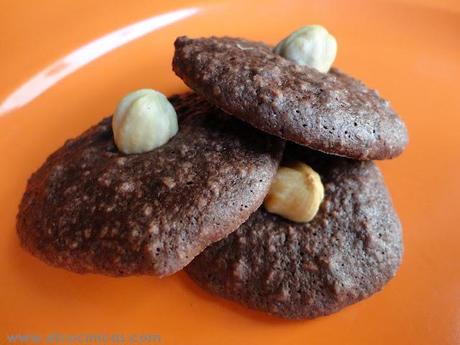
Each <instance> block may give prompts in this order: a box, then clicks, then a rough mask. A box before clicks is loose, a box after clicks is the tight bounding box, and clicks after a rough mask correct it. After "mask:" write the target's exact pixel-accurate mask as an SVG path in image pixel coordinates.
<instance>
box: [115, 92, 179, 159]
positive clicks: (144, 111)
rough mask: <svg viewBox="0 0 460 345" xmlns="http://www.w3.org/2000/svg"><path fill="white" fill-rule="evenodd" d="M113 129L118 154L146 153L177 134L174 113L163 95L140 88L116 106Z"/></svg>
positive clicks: (175, 115)
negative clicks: (119, 152)
mask: <svg viewBox="0 0 460 345" xmlns="http://www.w3.org/2000/svg"><path fill="white" fill-rule="evenodd" d="M112 129H113V135H114V139H115V144H116V145H117V147H118V149H119V150H120V151H121V152H123V153H126V154H130V153H142V152H147V151H151V150H153V149H155V148H157V147H159V146H161V145H164V144H165V143H166V142H168V140H169V139H171V138H172V137H173V136H174V135H176V133H177V130H178V125H177V114H176V111H175V110H174V107H173V106H172V104H171V103H170V102H169V101H168V99H167V98H166V97H165V96H164V95H163V94H162V93H160V92H158V91H155V90H150V89H141V90H137V91H134V92H132V93H130V94H128V95H127V96H125V97H124V98H123V99H122V100H121V102H120V103H119V104H118V107H117V110H116V111H115V114H114V115H113V119H112Z"/></svg>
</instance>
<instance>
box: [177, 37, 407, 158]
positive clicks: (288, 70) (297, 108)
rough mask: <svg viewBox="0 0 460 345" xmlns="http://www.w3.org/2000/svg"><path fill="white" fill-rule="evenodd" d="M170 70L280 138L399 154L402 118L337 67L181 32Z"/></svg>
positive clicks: (346, 151)
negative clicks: (322, 69) (307, 64)
mask: <svg viewBox="0 0 460 345" xmlns="http://www.w3.org/2000/svg"><path fill="white" fill-rule="evenodd" d="M175 47H176V51H175V54H174V60H173V69H174V71H175V72H176V74H177V75H178V76H179V77H181V78H182V79H183V80H184V81H185V83H186V84H187V85H188V86H190V87H191V88H192V89H194V90H195V91H196V92H198V93H200V94H201V95H203V96H204V97H206V98H207V99H208V100H209V101H211V102H213V103H214V104H216V105H217V106H219V107H220V108H222V109H223V110H225V111H226V112H228V113H229V114H232V115H234V116H236V117H238V118H240V119H242V120H244V121H246V122H248V123H250V124H251V125H253V126H254V127H256V128H259V129H261V130H263V131H265V132H268V133H270V134H273V135H276V136H279V137H281V138H283V139H286V140H290V141H293V142H296V143H298V144H301V145H304V146H307V147H310V148H312V149H315V150H319V151H323V152H326V153H329V154H334V155H339V156H345V157H349V158H354V159H360V160H369V159H386V158H393V157H395V156H397V155H399V154H400V153H401V152H402V151H403V149H404V147H405V146H406V144H407V140H408V139H407V131H406V127H405V125H404V123H403V122H402V121H401V119H400V118H399V117H398V115H397V114H396V113H395V112H394V111H393V109H392V108H391V107H390V105H389V103H388V102H387V101H385V100H383V99H382V98H380V97H379V96H378V94H377V93H376V92H375V91H373V90H370V89H368V88H367V87H366V86H365V85H364V84H363V83H361V82H360V81H358V80H355V79H353V78H351V77H349V76H347V75H345V74H343V73H341V72H339V71H338V70H337V69H332V70H331V71H330V72H329V73H327V74H324V73H320V72H318V71H316V70H315V69H312V68H308V67H304V66H299V65H297V64H295V63H294V62H291V61H289V60H287V59H284V58H282V57H281V56H279V55H277V54H275V53H273V52H272V48H271V47H269V46H267V45H265V44H263V43H256V42H250V41H247V40H244V39H239V38H228V37H224V38H215V37H211V38H200V39H190V38H187V37H179V38H178V39H177V40H176V42H175Z"/></svg>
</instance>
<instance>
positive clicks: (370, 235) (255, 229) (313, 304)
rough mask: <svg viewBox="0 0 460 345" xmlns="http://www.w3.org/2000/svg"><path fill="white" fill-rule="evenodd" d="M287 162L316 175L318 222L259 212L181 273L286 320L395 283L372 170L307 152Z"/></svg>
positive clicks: (380, 186)
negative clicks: (320, 196)
mask: <svg viewBox="0 0 460 345" xmlns="http://www.w3.org/2000/svg"><path fill="white" fill-rule="evenodd" d="M304 150H305V149H304ZM291 153H292V152H291ZM291 157H292V156H291ZM293 157H294V158H296V159H301V160H302V161H304V162H306V163H307V164H309V165H310V166H312V167H313V168H314V169H315V170H316V171H317V172H319V174H320V175H321V178H322V181H323V184H324V187H325V199H324V201H323V203H322V205H321V207H320V209H319V211H318V213H317V215H316V217H315V218H314V219H313V220H312V221H311V222H310V223H305V224H299V223H293V222H290V221H288V220H285V219H283V218H281V217H279V216H276V215H274V214H269V213H267V212H266V211H265V210H264V209H263V207H261V208H260V209H259V210H258V211H256V212H255V213H254V214H253V215H251V217H250V218H249V219H248V221H246V222H245V223H244V224H243V225H242V226H241V227H240V228H239V229H238V230H237V231H235V232H233V233H232V234H230V235H229V236H228V237H226V238H225V239H223V240H221V241H219V242H217V243H214V244H213V245H211V246H210V247H208V248H207V249H206V250H205V251H204V252H203V253H201V254H200V255H199V256H198V257H196V258H195V259H194V260H193V261H192V262H191V263H190V265H188V266H187V267H186V270H187V272H188V274H189V275H190V276H191V277H192V279H194V280H195V281H196V282H197V283H198V284H199V285H201V286H202V287H203V288H205V289H207V290H209V291H211V292H213V293H215V294H217V295H219V296H223V297H225V298H229V299H232V300H235V301H237V302H240V303H242V304H245V305H247V306H249V307H251V308H254V309H259V310H262V311H266V312H269V313H272V314H275V315H279V316H281V317H284V318H289V319H303V318H314V317H317V316H322V315H327V314H330V313H333V312H335V311H338V310H340V309H342V308H344V307H345V306H347V305H350V304H352V303H355V302H358V301H360V300H362V299H363V298H366V297H368V296H370V295H372V294H373V293H375V292H376V291H378V290H380V289H381V288H382V286H383V285H384V284H385V283H386V282H387V281H388V280H389V279H391V278H392V277H393V276H394V275H395V272H396V270H397V268H398V266H399V264H400V260H401V255H402V239H401V228H400V223H399V220H398V217H397V215H396V214H395V211H394V209H393V206H392V203H391V200H390V196H389V195H388V192H387V190H386V188H385V185H384V182H383V179H382V176H381V174H380V171H379V170H378V168H377V166H376V165H375V164H374V163H373V162H360V161H351V160H347V159H345V158H339V157H332V156H326V155H323V154H321V153H318V152H313V151H310V152H305V153H304V154H302V153H294V155H293Z"/></svg>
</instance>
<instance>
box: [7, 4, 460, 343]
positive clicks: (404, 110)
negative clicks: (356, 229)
mask: <svg viewBox="0 0 460 345" xmlns="http://www.w3.org/2000/svg"><path fill="white" fill-rule="evenodd" d="M310 23H320V24H323V25H325V26H326V27H328V28H329V29H330V31H331V32H332V33H333V34H334V35H335V36H336V38H337V40H338V43H339V52H338V58H337V60H336V66H338V67H340V68H341V69H343V70H344V71H346V72H348V73H350V74H352V75H354V76H356V77H358V78H361V79H362V80H364V81H365V82H366V83H367V84H368V85H370V86H372V87H375V88H377V89H378V90H379V91H380V93H381V94H382V95H383V96H384V97H386V98H388V99H390V100H391V102H392V105H393V106H394V108H395V109H396V110H397V111H398V112H399V113H400V114H401V116H402V117H403V118H404V120H405V121H406V123H407V125H408V128H409V134H410V144H409V147H408V149H407V151H406V152H405V153H404V154H403V155H402V156H401V157H399V158H398V159H396V160H393V161H385V162H382V163H379V165H380V166H381V167H382V169H383V172H384V175H385V178H386V181H387V183H388V186H389V189H390V190H391V193H392V196H393V199H394V203H395V206H396V208H397V210H398V212H399V214H400V216H401V220H402V223H403V226H404V240H405V255H404V261H403V264H402V267H401V269H400V271H399V273H398V275H397V277H396V278H395V279H394V280H393V281H391V282H390V284H389V285H388V286H387V287H386V288H385V289H384V290H383V291H382V292H380V293H378V294H376V295H375V296H373V297H371V298H369V299H368V300H365V301H363V302H361V303H359V304H356V305H354V306H351V307H348V308H346V309H345V310H343V311H341V312H339V313H337V314H334V315H331V316H328V317H324V318H320V319H316V320H313V321H296V322H292V321H285V320H281V319H278V318H274V317H270V316H267V315H265V314H262V313H259V312H255V311H250V310H247V309H246V308H243V307H241V306H239V305H237V304H234V303H231V302H228V301H224V300H222V299H219V298H216V297H213V296H210V295H209V294H208V293H206V292H203V291H202V290H200V289H199V288H197V287H196V286H195V285H194V284H193V283H192V282H191V281H190V280H189V279H188V278H187V276H186V275H185V274H184V273H179V274H177V275H174V276H172V277H169V278H166V279H157V278H152V277H133V278H124V279H115V278H107V277H102V276H96V275H78V274H73V273H70V272H66V271H64V270H60V269H56V268H52V267H49V266H47V265H45V264H43V263H41V262H40V261H38V260H37V259H35V258H33V257H32V256H30V255H29V254H27V253H26V252H24V251H22V250H21V249H20V247H19V244H18V240H17V238H16V234H15V216H16V212H17V205H18V203H19V200H20V198H21V196H22V193H23V191H24V187H25V184H26V181H27V178H28V177H29V175H30V174H31V173H32V172H33V171H34V170H35V169H37V168H38V167H39V166H40V164H41V163H42V162H43V161H44V160H45V158H46V157H47V156H48V155H49V154H50V153H51V152H52V151H54V150H55V149H57V148H58V147H59V146H61V145H62V144H63V142H64V141H65V140H66V139H67V138H69V137H73V136H76V135H78V134H79V133H80V132H82V131H83V130H84V129H86V128H87V127H88V126H90V125H92V124H94V123H96V122H98V121H99V119H101V118H102V117H103V116H106V115H107V114H110V113H111V112H112V111H113V109H114V107H115V106H116V104H117V101H118V100H119V99H120V97H122V96H123V95H124V94H126V93H127V92H129V91H131V90H134V89H138V88H144V87H151V88H155V89H159V90H161V91H163V92H164V93H167V94H171V93H173V92H179V91H182V90H185V87H184V85H183V84H182V82H181V81H180V80H179V79H178V78H177V77H175V75H174V73H173V72H172V70H171V57H172V52H173V46H172V43H173V41H174V38H175V37H176V36H178V35H183V34H187V35H190V36H200V35H211V34H214V35H224V34H226V35H236V36H243V37H247V38H250V39H260V40H265V41H267V42H270V43H276V42H277V41H278V40H279V39H281V38H282V37H284V36H285V35H286V34H287V33H289V32H290V31H292V30H294V29H296V28H297V27H299V26H302V25H304V24H310ZM0 32H1V36H0V47H1V54H0V69H1V78H2V81H1V83H0V148H1V153H2V155H1V166H0V167H1V168H0V206H1V207H0V230H1V232H0V273H1V275H0V277H1V278H0V280H1V284H0V336H1V338H0V343H2V344H5V343H7V339H6V336H7V335H8V334H9V335H12V334H29V335H40V336H42V337H44V336H46V335H48V334H50V333H59V334H61V335H63V336H66V335H72V334H73V335H79V334H80V335H81V334H88V333H90V334H106V335H110V334H114V333H116V334H123V335H125V336H127V335H130V334H159V335H161V343H163V344H201V345H204V344H300V343H302V344H355V345H357V344H419V345H420V344H459V343H460V231H459V229H460V225H459V224H460V178H459V177H458V176H459V170H460V135H459V133H458V130H459V128H460V95H459V91H458V90H459V83H460V38H459V37H460V3H459V2H458V1H456V0H452V1H436V0H405V1H396V0H395V1H364V0H363V1H355V0H353V1H348V0H347V1H345V0H343V1H333V0H326V1H313V0H308V1H305V0H298V1H297V0H292V1H289V2H288V1H281V0H278V1H275V0H268V1H247V0H246V1H240V0H238V1H209V0H203V1H180V2H179V1H127V2H126V1H100V0H98V1H96V0H91V1H89V0H82V1H72V2H70V1H65V2H64V1H62V2H58V1H51V0H42V1H27V0H16V1H3V3H2V6H1V11H0ZM42 342H44V340H42ZM74 343H75V342H74Z"/></svg>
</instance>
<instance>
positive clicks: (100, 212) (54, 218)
mask: <svg viewBox="0 0 460 345" xmlns="http://www.w3.org/2000/svg"><path fill="white" fill-rule="evenodd" d="M170 101H171V102H172V104H173V106H174V107H175V108H176V111H177V113H178V119H179V126H180V129H179V132H178V134H177V135H176V136H175V137H173V138H172V139H171V140H170V141H169V142H168V143H166V144H165V145H163V146H161V147H160V148H158V149H155V150H153V151H151V152H148V153H143V154H137V155H136V154H134V155H125V154H122V153H121V152H119V151H118V150H117V148H116V146H115V144H114V142H113V136H112V129H111V118H106V119H105V120H103V121H102V122H100V123H99V124H98V125H96V126H94V127H92V128H91V129H89V130H88V131H86V132H85V133H83V134H82V135H81V136H79V137H78V138H76V139H73V140H69V141H67V142H66V144H65V145H64V146H63V147H62V148H60V149H59V150H57V151H56V152H55V153H53V154H52V155H51V156H50V157H49V158H48V160H47V161H46V162H45V163H44V165H43V166H42V167H40V168H39V169H38V171H37V172H35V173H34V174H33V175H32V177H31V178H30V180H29V182H28V185H27V189H26V192H25V194H24V197H23V199H22V202H21V204H20V209H19V214H18V222H17V231H18V234H19V238H20V240H21V243H22V245H23V247H25V248H26V249H27V250H28V251H30V252H31V253H32V254H34V255H36V256H38V257H39V258H41V259H42V260H44V261H46V262H48V263H50V264H52V265H55V266H59V267H63V268H66V269H69V270H72V271H76V272H81V273H85V272H93V273H102V274H108V275H114V276H123V275H130V274H141V273H146V274H154V275H160V276H163V275H168V274H172V273H174V272H176V271H178V270H180V269H181V268H182V267H184V266H185V265H186V264H188V263H189V262H190V261H191V260H192V259H193V258H194V257H195V256H196V255H197V254H198V253H200V252H201V251H202V250H203V249H204V248H206V247H207V246H208V245H209V244H211V243H212V242H215V241H217V240H220V239H221V238H223V237H224V236H226V235H227V234H228V233H230V232H232V231H233V230H235V229H236V228H238V226H239V225H240V224H241V223H243V222H244V221H245V220H246V219H247V218H248V217H249V215H250V214H251V213H252V212H253V211H254V210H256V209H257V208H258V207H259V206H260V204H261V203H262V201H263V198H264V196H265V194H266V192H267V189H268V188H269V186H270V182H271V180H272V178H273V176H274V174H275V172H276V170H277V167H278V164H279V160H280V159H281V155H282V151H283V146H284V144H283V142H282V141H280V140H278V139H277V138H274V137H271V136H269V135H266V134H263V133H259V132H258V131H257V130H254V129H253V128H251V127H250V126H248V125H246V124H244V123H242V122H239V121H238V120H236V119H234V118H232V117H230V116H228V115H226V114H224V113H222V111H220V110H218V109H217V108H215V107H214V106H212V105H210V104H209V103H208V102H206V101H205V100H203V99H202V98H201V97H199V96H198V95H196V94H189V95H181V96H175V97H172V98H171V99H170Z"/></svg>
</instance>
